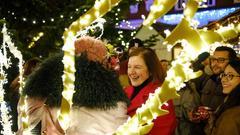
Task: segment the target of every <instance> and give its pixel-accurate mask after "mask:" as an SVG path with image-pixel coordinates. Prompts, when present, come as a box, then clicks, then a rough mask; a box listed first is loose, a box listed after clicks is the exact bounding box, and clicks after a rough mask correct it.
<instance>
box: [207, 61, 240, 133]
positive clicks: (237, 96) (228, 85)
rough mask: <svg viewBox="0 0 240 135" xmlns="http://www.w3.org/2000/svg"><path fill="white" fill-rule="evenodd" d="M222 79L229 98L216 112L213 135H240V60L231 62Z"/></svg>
mask: <svg viewBox="0 0 240 135" xmlns="http://www.w3.org/2000/svg"><path fill="white" fill-rule="evenodd" d="M220 78H221V82H222V86H223V93H224V94H226V95H227V96H226V98H225V99H224V103H223V104H222V105H220V106H219V107H218V109H217V110H216V112H215V120H214V121H213V130H212V132H211V135H240V115H239V114H240V60H239V59H238V60H233V61H230V62H229V64H228V65H227V67H226V68H225V70H224V72H223V73H222V74H221V75H220Z"/></svg>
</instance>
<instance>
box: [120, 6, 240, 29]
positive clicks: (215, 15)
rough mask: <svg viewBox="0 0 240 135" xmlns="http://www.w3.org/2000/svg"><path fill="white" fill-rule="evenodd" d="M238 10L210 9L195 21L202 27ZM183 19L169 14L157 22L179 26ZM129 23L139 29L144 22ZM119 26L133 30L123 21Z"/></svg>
mask: <svg viewBox="0 0 240 135" xmlns="http://www.w3.org/2000/svg"><path fill="white" fill-rule="evenodd" d="M238 9H239V7H233V8H225V9H208V10H206V11H198V12H197V13H196V14H195V16H194V18H193V19H194V20H198V21H199V25H198V27H202V26H204V25H207V24H208V23H209V22H212V21H215V20H219V19H220V18H223V17H224V16H226V15H228V14H230V13H233V12H234V11H236V10H238ZM182 18H183V15H182V14H167V15H164V16H163V17H161V18H160V19H157V21H156V22H159V23H164V24H169V25H177V24H179V22H181V20H182ZM143 19H144V18H143ZM128 22H130V23H131V26H132V28H133V27H135V28H136V29H137V28H139V27H140V26H141V24H142V22H143V20H141V19H132V20H128ZM235 22H239V20H238V19H237V18H236V19H235ZM119 25H121V27H119V26H117V28H122V29H130V30H131V29H132V28H129V27H128V25H127V24H126V22H123V21H121V22H120V23H119Z"/></svg>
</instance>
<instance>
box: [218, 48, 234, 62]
mask: <svg viewBox="0 0 240 135" xmlns="http://www.w3.org/2000/svg"><path fill="white" fill-rule="evenodd" d="M215 51H227V52H228V57H229V60H232V59H237V53H236V52H235V51H234V50H233V49H232V48H230V47H227V46H218V47H217V48H216V49H215Z"/></svg>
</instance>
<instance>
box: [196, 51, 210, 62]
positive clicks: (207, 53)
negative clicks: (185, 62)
mask: <svg viewBox="0 0 240 135" xmlns="http://www.w3.org/2000/svg"><path fill="white" fill-rule="evenodd" d="M209 56H210V54H209V52H203V53H201V54H199V55H198V60H197V61H199V62H202V61H204V60H206V59H207V58H208V57H209Z"/></svg>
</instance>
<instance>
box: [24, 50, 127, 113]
mask: <svg viewBox="0 0 240 135" xmlns="http://www.w3.org/2000/svg"><path fill="white" fill-rule="evenodd" d="M62 58H63V53H61V54H57V55H55V56H51V57H50V58H48V59H46V60H45V61H44V62H43V63H42V64H41V66H40V67H39V69H38V70H37V71H35V72H34V73H33V74H31V75H30V76H29V78H28V80H27V82H26V85H25V87H24V89H23V93H24V95H27V96H29V97H37V98H46V99H47V101H46V102H45V104H46V105H48V106H50V107H59V106H60V105H61V98H62V94H61V93H62V90H63V83H62V75H63V68H64V67H63V66H64V65H63V63H62ZM75 68H76V72H75V83H74V84H75V93H74V95H73V106H79V107H88V108H98V109H109V108H112V107H116V106H117V102H119V101H122V102H125V103H129V100H128V98H127V96H126V95H125V93H124V91H123V90H122V87H121V84H120V82H119V80H118V77H117V75H116V74H115V72H113V71H111V70H109V69H107V68H105V67H104V65H102V64H101V63H100V62H95V61H92V60H89V59H88V58H87V53H86V52H82V54H81V55H80V56H75Z"/></svg>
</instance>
